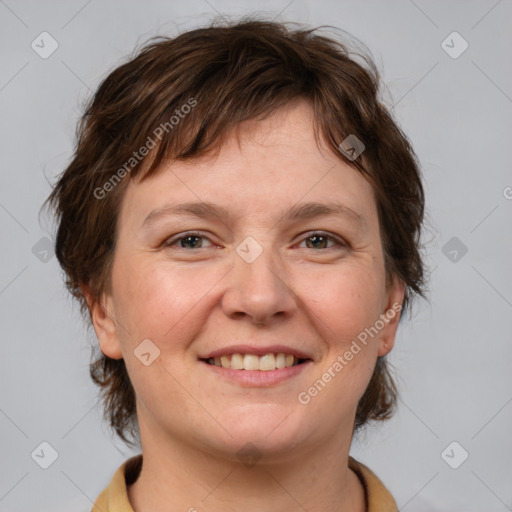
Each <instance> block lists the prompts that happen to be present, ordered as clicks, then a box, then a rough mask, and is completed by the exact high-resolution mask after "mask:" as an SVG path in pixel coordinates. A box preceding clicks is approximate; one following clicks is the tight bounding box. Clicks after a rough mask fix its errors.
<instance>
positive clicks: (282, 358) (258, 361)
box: [208, 353, 299, 371]
mask: <svg viewBox="0 0 512 512" xmlns="http://www.w3.org/2000/svg"><path fill="white" fill-rule="evenodd" d="M298 361H299V360H298V359H297V358H296V357H295V356H293V355H291V354H282V353H280V354H265V355H264V356H261V357H260V356H257V355H255V354H232V355H225V356H220V357H215V358H210V359H208V363H210V364H214V365H215V366H222V367H223V368H231V369H232V370H263V371H269V370H275V369H276V368H277V369H281V368H290V367H291V366H293V365H294V364H297V363H298Z"/></svg>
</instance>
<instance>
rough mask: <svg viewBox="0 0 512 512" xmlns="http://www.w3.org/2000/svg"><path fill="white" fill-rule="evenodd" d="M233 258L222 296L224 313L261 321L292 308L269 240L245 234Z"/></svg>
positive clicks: (282, 273) (277, 260)
mask: <svg viewBox="0 0 512 512" xmlns="http://www.w3.org/2000/svg"><path fill="white" fill-rule="evenodd" d="M267 242H269V240H268V238H267ZM234 258H235V262H234V268H233V271H232V272H231V273H230V274H231V281H230V287H229V290H227V292H226V295H225V297H224V304H223V306H224V310H225V312H226V314H228V315H235V314H237V315H240V314H242V313H243V314H246V315H248V316H250V317H251V318H252V319H253V320H254V321H256V322H258V323H262V322H265V321H267V320H268V319H270V318H271V317H273V316H274V315H276V314H282V313H284V312H287V311H288V312H289V311H290V310H291V308H293V306H294V302H295V301H294V299H293V294H292V292H291V290H290V289H289V287H288V286H287V285H286V284H285V282H286V272H285V270H284V266H283V265H282V264H281V262H280V259H279V255H278V254H276V253H275V251H274V250H273V248H272V244H271V243H270V242H269V243H267V244H265V243H264V242H263V240H262V241H261V242H260V241H258V240H256V239H255V238H254V237H247V238H246V239H245V240H244V241H242V242H241V243H240V244H239V246H238V247H237V248H236V254H235V255H234Z"/></svg>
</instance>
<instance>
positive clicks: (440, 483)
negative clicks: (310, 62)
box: [0, 0, 512, 512]
mask: <svg viewBox="0 0 512 512" xmlns="http://www.w3.org/2000/svg"><path fill="white" fill-rule="evenodd" d="M255 10H259V11H260V12H262V13H266V14H267V15H268V16H270V17H274V16H277V15H278V14H279V13H281V14H280V16H279V19H281V20H287V21H299V22H304V23H308V24H311V25H320V24H332V25H335V26H337V27H340V28H343V29H344V30H346V31H348V32H349V33H351V34H353V35H354V36H356V37H358V38H360V39H361V40H362V41H363V42H364V43H366V44H367V45H368V47H369V48H370V49H371V50H372V52H373V55H374V57H375V59H376V61H377V64H378V66H379V68H380V69H381V71H382V73H383V78H384V80H385V83H386V84H387V89H388V90H387V93H386V95H385V97H384V99H385V101H386V102H387V104H388V105H389V106H390V107H393V105H394V114H395V116H396V119H397V120H398V121H399V123H400V124H401V126H402V127H403V128H404V130H405V132H406V133H407V135H408V136H409V137H410V138H411V140H412V142H413V144H414V147H415V150H416V152H417V154H418V156H419V158H420V160H421V162H422V166H423V172H424V179H425V187H426V193H427V206H428V215H429V222H430V226H431V227H430V228H429V230H428V232H427V233H426V235H425V243H426V244H427V256H426V259H427V264H428V266H429V271H430V272H431V281H430V288H431V290H432V292H431V294H430V304H428V303H426V302H419V303H418V304H417V306H416V307H415V308H414V317H413V320H412V321H409V320H408V321H407V322H405V323H404V324H402V325H401V327H400V329H399V333H398V336H397V342H396V346H395V349H394V350H393V352H392V355H391V357H390V360H391V361H392V362H393V363H394V365H395V367H396V371H397V373H398V375H399V376H400V377H399V385H400V390H401V400H400V402H399V410H398V412H397V414H396V416H395V417H394V418H393V419H392V420H391V421H389V422H388V423H386V424H384V425H382V426H378V427H375V428H372V429H370V430H369V431H368V433H367V435H365V436H362V437H361V438H360V439H358V440H357V441H356V442H354V444H353V448H352V455H353V456H355V457H356V458H358V459H359V460H361V461H363V462H364V463H366V464H367V465H369V466H370V468H372V469H373V470H374V471H375V472H376V473H377V474H378V475H379V476H380V477H381V479H382V480H383V481H384V483H385V484H386V485H387V487H388V488H389V489H390V491H391V492H392V494H393V495H394V496H395V498H396V501H397V503H398V506H399V508H400V510H405V511H407V512H412V511H418V512H422V511H429V512H433V511H454V512H455V511H458V512H460V511H462V510H464V511H465V512H472V511H474V512H476V511H479V512H482V511H485V512H493V511H495V512H504V511H506V510H512V439H511V432H512V429H511V426H512V371H511V362H512V343H511V341H512V340H511V335H510V332H511V327H512V325H511V317H512V272H511V270H510V261H511V255H512V244H511V238H510V232H511V230H510V226H511V220H512V200H511V198H512V188H511V187H512V173H511V164H510V147H511V134H512V115H511V114H512V99H511V97H512V73H511V66H510V62H511V54H512V51H511V50H512V36H511V31H510V22H511V20H512V5H511V2H510V0H501V1H496V0H485V1H483V0H482V1H452V2H446V1H427V0H415V2H413V1H409V0H393V1H386V2H384V1H355V0H343V1H340V2H334V1H333V2H329V1H326V0H324V1H315V2H313V1H312V0H311V1H306V0H294V1H291V2H290V1H289V0H279V1H278V0H273V1H270V0H268V1H267V0H258V2H249V1H235V0H208V2H207V1H205V0H188V1H186V2H184V1H176V2H171V1H156V0H154V1H146V2H142V1H134V0H132V1H123V2H121V1H112V0H111V1H107V2H105V1H99V0H92V1H89V2H87V1H84V0H73V1H67V2H64V1H45V2H42V1H35V0H33V1H21V0H18V1H15V0H5V1H1V0H0V33H1V39H2V46H1V48H2V50H1V51H2V67H1V73H0V106H1V112H2V123H1V138H0V140H1V144H2V151H1V153H0V159H1V167H0V172H1V177H2V186H1V189H0V223H1V232H0V233H1V239H2V242H3V244H2V264H1V267H0V306H1V326H2V336H3V337H2V344H1V366H2V369H1V374H0V375H1V377H0V379H1V381H0V382H1V391H2V393H1V398H0V428H1V434H2V435H1V445H2V464H1V482H0V510H2V511H10V512H15V511H23V512H26V511H33V510H38V511H39V512H44V511H52V512H64V511H66V512H69V511H72V510H76V511H80V510H81V511H87V510H90V509H91V507H92V502H93V501H94V500H95V498H96V497H97V495H98V494H99V492H100V491H101V490H102V489H103V488H104V487H105V486H106V485H107V484H108V482H109V480H110V478H111V477H112V475H113V473H114V471H115V470H116V469H117V467H118V466H119V465H120V464H121V463H122V462H123V461H124V460H125V459H126V458H128V457H129V456H131V455H132V454H133V453H135V452H132V451H130V450H128V449H126V448H125V447H124V445H122V444H121V443H120V442H118V441H116V440H115V439H113V437H112V436H111V435H110V434H109V432H108V429H107V428H106V427H105V425H103V424H102V422H101V419H100V414H101V410H100V409H99V407H97V406H96V405H95V404H96V388H95V387H94V386H93V384H92V382H90V379H89V375H88V363H89V348H88V347H89V343H90V341H91V340H90V335H88V334H87V331H86V329H85V328H84V325H83V323H82V321H81V319H80V317H79V314H78V311H77V308H76V307H74V306H73V305H72V303H71V299H70V298H69V297H68V296H67V294H66V292H65V290H64V287H63V284H62V279H61V274H60V270H59V268H58V264H57V261H56V258H55V257H51V256H52V255H51V253H49V254H48V255H47V257H50V259H49V261H47V262H46V263H44V262H43V261H41V258H42V259H43V260H44V257H45V253H44V252H43V251H44V246H42V249H39V251H37V250H35V251H34V252H36V254H34V253H33V250H32V249H33V247H34V246H35V245H36V244H37V243H38V242H39V241H40V239H41V238H43V237H49V238H51V237H52V231H51V230H52V227H51V224H50V223H49V222H48V221H45V220H44V218H43V219H41V222H40V221H39V219H38V213H39V208H40V206H41V203H42V202H43V200H44V199H45V198H46V196H47V194H48V193H49V191H50V186H49V184H48V182H47V179H48V180H49V181H50V182H53V181H54V179H55V176H56V175H57V174H58V173H60V172H61V171H62V170H63V169H64V166H65V164H66V162H68V161H69V159H70V157H71V154H72V148H73V141H74V130H75V124H76V121H77V118H78V115H79V113H80V109H81V104H82V102H83V101H84V100H85V99H87V98H88V96H89V95H90V93H91V91H93V90H95V88H96V87H97V85H98V84H99V81H100V80H101V79H102V78H104V77H105V76H106V74H107V72H108V71H109V70H111V69H112V68H113V67H115V66H116V65H118V64H119V63H120V62H121V61H122V60H123V59H124V58H125V57H126V56H127V55H128V54H130V53H131V52H132V50H133V49H134V47H135V45H136V44H140V43H142V42H143V41H145V40H146V39H148V38H149V37H151V36H153V35H156V34H166V35H174V34H176V33H177V32H178V31H184V30H186V29H187V28H193V27H196V26H198V25H200V24H202V23H204V22H207V21H209V20H210V19H211V18H212V16H214V15H216V14H217V13H216V12H215V11H217V12H218V13H222V14H228V15H234V16H237V15H242V14H248V13H250V12H254V11H255ZM43 31H47V32H49V33H50V34H51V36H52V37H53V38H54V39H55V40H56V41H57V42H58V45H59V47H58V49H57V50H56V51H55V53H53V54H52V55H51V56H50V57H49V58H47V59H42V58H41V57H40V56H39V55H38V54H37V53H36V52H35V51H34V50H33V49H32V48H31V42H32V41H33V40H35V39H36V38H37V37H38V36H39V34H40V33H41V32H43ZM453 31H457V32H459V33H460V34H461V36H462V37H463V38H464V39H465V40H466V41H467V42H468V44H469V48H468V49H467V50H466V51H465V52H464V53H463V54H462V55H460V56H459V57H458V58H456V59H454V58H452V57H450V56H449V55H448V54H447V53H446V52H445V51H444V49H443V48H442V46H441V43H442V41H443V40H444V39H445V38H446V37H447V36H448V35H449V34H451V33H452V32H453ZM36 41H37V39H36ZM448 41H450V40H448ZM448 44H449V45H451V46H454V49H452V51H454V50H457V49H458V48H460V46H458V45H459V42H453V43H451V42H448ZM507 187H508V188H507ZM452 237H457V239H458V240H459V242H457V241H456V243H458V244H459V246H460V244H464V246H465V247H467V253H466V254H465V255H463V256H461V254H462V253H461V252H460V250H459V252H458V253H457V256H458V258H457V261H452V260H453V258H454V253H452V255H450V254H449V251H450V250H452V248H451V246H450V245H448V246H447V247H446V244H447V243H448V242H449V241H450V239H452ZM39 243H42V244H44V242H39ZM451 243H454V242H453V241H452V242H451ZM38 247H40V246H36V248H38ZM443 248H444V252H443ZM456 250H457V249H456ZM445 253H446V254H447V255H448V256H447V255H445ZM43 441H46V442H48V443H49V444H50V445H51V446H53V447H54V449H55V450H56V451H57V452H58V458H57V460H56V461H55V462H54V464H53V465H51V466H50V467H49V468H48V469H46V470H44V469H41V468H40V467H39V466H38V465H37V464H36V463H35V462H34V460H33V459H32V458H31V453H32V452H33V450H34V449H36V448H37V447H38V446H39V445H40V443H41V442H43ZM453 441H456V442H457V443H459V445H460V446H461V447H462V448H459V447H456V449H455V450H454V451H453V452H451V451H450V450H449V451H448V454H449V455H450V456H451V457H450V460H451V461H455V462H457V460H458V458H459V457H460V456H461V453H462V449H464V450H466V451H467V452H468V453H469V458H468V459H467V460H466V461H465V462H464V463H463V464H462V465H461V466H460V467H459V468H458V469H452V468H451V467H450V466H449V465H448V464H447V463H446V462H445V460H443V458H442V456H441V454H442V452H443V450H444V449H445V448H446V447H447V446H448V445H449V444H450V443H452V442H453ZM452 463H453V462H452Z"/></svg>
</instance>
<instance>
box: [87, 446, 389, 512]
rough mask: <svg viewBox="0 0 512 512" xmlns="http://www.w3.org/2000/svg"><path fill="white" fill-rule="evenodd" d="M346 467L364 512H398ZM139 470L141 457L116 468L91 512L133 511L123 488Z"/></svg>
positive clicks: (361, 469)
mask: <svg viewBox="0 0 512 512" xmlns="http://www.w3.org/2000/svg"><path fill="white" fill-rule="evenodd" d="M348 466H349V468H350V469H352V470H353V471H354V472H355V474H356V475H357V476H358V477H359V479H360V480H361V483H362V484H363V487H364V491H365V495H366V503H367V509H366V511H367V512H398V507H397V505H396V503H395V500H394V499H393V497H392V496H391V494H390V493H389V491H388V490H387V489H386V488H385V487H384V484H383V483H382V482H381V481H380V480H379V478H378V477H377V476H376V475H375V474H374V473H373V472H372V471H371V470H370V469H369V468H368V467H366V466H365V465H364V464H361V463H360V462H358V461H357V460H355V459H354V458H352V457H349V461H348ZM141 467H142V455H136V456H135V457H132V458H131V459H128V460H127V461H126V462H125V463H124V464H123V465H122V466H120V467H119V469H118V470H117V471H116V472H115V474H114V476H113V477H112V480H111V481H110V484H109V485H108V487H107V488H106V489H105V490H104V491H103V492H102V493H101V494H100V495H99V496H98V499H97V500H96V502H95V504H94V507H93V508H92V511H91V512H98V511H100V512H133V509H132V507H131V505H130V502H129V500H128V492H127V487H128V486H129V485H131V484H132V483H133V482H135V481H136V480H137V478H138V476H139V473H140V470H141Z"/></svg>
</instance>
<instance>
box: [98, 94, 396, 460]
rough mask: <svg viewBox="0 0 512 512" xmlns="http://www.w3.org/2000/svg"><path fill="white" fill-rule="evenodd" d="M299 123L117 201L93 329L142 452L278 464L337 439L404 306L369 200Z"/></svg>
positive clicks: (172, 171)
mask: <svg viewBox="0 0 512 512" xmlns="http://www.w3.org/2000/svg"><path fill="white" fill-rule="evenodd" d="M312 121H313V118H312V111H311V109H310V107H309V106H308V105H307V104H306V103H302V102H300V103H295V104H293V105H291V106H289V107H287V108H286V109H282V110H280V111H279V112H278V113H276V114H274V115H273V116H272V117H270V118H267V119H266V120H263V121H249V122H246V123H244V124H242V125H240V126H239V130H238V132H237V136H233V137H232V138H230V139H229V141H228V142H226V144H225V145H224V146H223V147H222V149H221V150H220V152H219V153H218V155H216V156H208V157H202V158H200V159H195V160H189V161H186V162H172V163H169V164H167V165H165V166H163V167H162V169H161V170H159V172H157V173H156V174H155V175H153V176H151V177H149V178H146V179H145V180H143V181H131V182H130V184H129V185H128V187H127V189H126V192H125V196H124V198H123V202H122V205H121V209H120V212H119V218H118V241H117V246H116V252H115V257H114V261H113V268H112V275H111V278H112V280H111V283H112V286H111V291H110V292H109V294H108V295H105V296H104V297H103V300H102V304H101V305H96V306H94V309H93V322H94V326H95V329H96V333H97V335H98V339H99V341H100V345H101V348H102V351H103V352H104V353H105V354H106V355H108V356H110V357H112V358H116V359H117V358H121V357H122V358H124V360H125V362H126V366H127V369H128V373H129V376H130V379H131V381H132V383H133V386H134V388H135V391H136V396H137V414H138V419H139V424H140V428H141V437H142V441H143V444H144V436H145V437H146V439H148V440H149V438H150V436H151V437H152V438H159V439H161V440H165V439H169V440H173V441H174V442H178V443H184V444H187V445H189V446H193V447H195V448H197V449H200V450H203V451H205V452H208V453H210V454H214V455H217V456H219V455H221V456H225V457H233V458H234V457H236V454H237V452H238V451H239V450H240V449H241V448H242V447H243V446H244V445H245V444H246V443H253V444H254V445H256V446H257V447H258V449H259V450H260V451H261V452H262V453H264V454H265V455H267V456H269V457H286V456H287V455H289V454H290V453H292V452H291V450H292V449H293V450H294V452H293V453H294V454H295V455H296V454H297V453H299V452H300V450H310V449H313V448H315V447H319V446H321V445H326V444H328V443H330V444H331V445H332V444H333V443H336V442H338V441H340V440H341V439H342V438H345V439H346V437H347V435H348V436H349V437H350V436H351V433H352V426H353V421H354V417H355V411H356V407H357V403H358V401H359V399H360V398H361V396H362V394H363V393H364V391H365V389H366V387H367V385H368V382H369V379H370V377H371V374H372V371H373V368H374V365H375V362H376V358H377V356H378V355H384V354H386V353H387V352H388V351H389V350H391V348H392V346H393V341H394V336H395V331H396V327H397V323H398V318H399V313H398V309H397V305H400V304H401V302H402V300H403V291H404V290H403V287H402V286H398V285H397V286H395V287H394V288H391V289H386V287H385V273H384V259H383V252H382V245H381V235H380V232H379V223H378V217H377V209H376V203H375V199H374V195H373V191H372V188H371V186H370V184H369V183H368V182H367V181H366V180H365V179H364V178H363V177H362V176H361V174H359V173H358V172H357V171H356V170H354V169H352V168H351V167H350V166H348V165H347V164H345V163H344V162H342V161H341V160H340V158H339V157H338V156H336V155H334V154H333V153H331V152H330V151H328V150H327V149H326V148H325V147H323V146H322V145H320V147H318V146H317V144H316V142H315V139H314V133H313V124H312ZM329 211H330V213H329ZM398 307H399V306H398ZM390 311H392V312H393V313H394V314H392V313H390ZM384 318H385V319H386V321H383V319H384ZM371 328H373V330H370V329H371ZM365 329H367V330H366V331H365ZM375 331H377V333H375ZM365 332H366V339H365V341H364V342H363V339H364V338H365V336H364V334H362V333H365ZM368 332H371V333H372V335H371V336H370V335H368ZM144 340H146V341H144ZM148 340H149V341H148ZM143 341H144V344H143V345H141V343H142V342H143ZM354 343H355V345H354ZM356 346H357V347H359V350H358V349H357V348H356ZM348 352H350V353H351V354H352V357H350V354H348ZM141 354H144V355H142V356H141ZM279 354H281V355H279ZM283 354H284V355H283ZM153 359H154V360H153ZM336 362H338V364H336ZM149 363H150V364H149ZM297 363H299V364H297ZM290 365H292V366H290ZM260 368H261V369H260ZM329 377H330V378H329ZM319 381H321V383H322V384H319ZM315 383H316V386H315ZM315 390H316V392H315ZM148 442H149V441H148Z"/></svg>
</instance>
